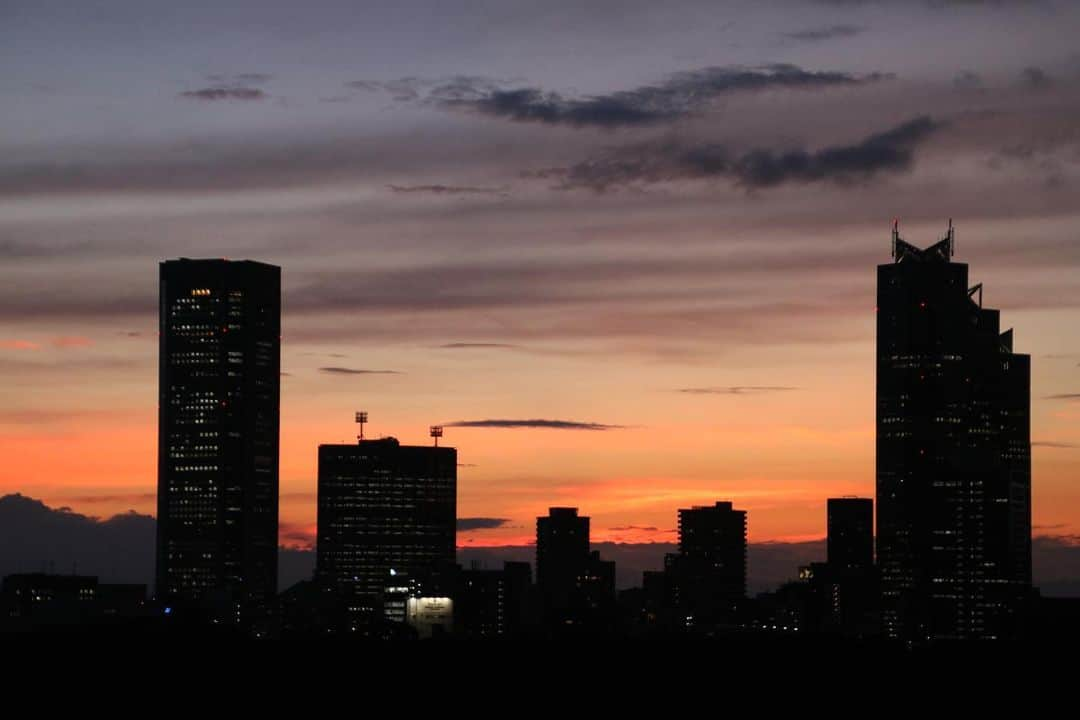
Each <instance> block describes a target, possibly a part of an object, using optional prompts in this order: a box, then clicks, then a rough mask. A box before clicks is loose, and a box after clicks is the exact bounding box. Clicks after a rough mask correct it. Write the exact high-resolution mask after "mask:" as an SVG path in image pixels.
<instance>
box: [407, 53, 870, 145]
mask: <svg viewBox="0 0 1080 720" xmlns="http://www.w3.org/2000/svg"><path fill="white" fill-rule="evenodd" d="M886 77H887V76H885V75H882V74H878V73H873V74H869V75H854V74H851V73H845V72H831V71H811V70H804V69H803V68H800V67H798V66H796V65H790V64H784V63H776V64H771V65H760V66H751V67H747V66H727V67H706V68H701V69H697V70H687V71H684V72H678V73H674V74H672V75H670V76H668V77H667V78H666V79H665V80H663V81H662V82H659V83H656V84H654V85H643V86H641V87H637V88H634V89H632V90H621V91H618V92H614V93H610V94H606V95H591V96H587V97H583V98H572V97H567V96H564V95H562V94H560V93H557V92H551V91H545V90H542V89H540V88H535V87H525V88H512V89H505V88H499V87H492V85H491V83H490V81H486V83H485V84H484V85H481V86H477V85H474V84H469V83H456V84H454V85H452V86H450V87H449V88H446V87H443V88H439V87H437V88H435V89H433V91H432V92H431V93H430V94H429V96H428V97H427V101H428V102H431V103H434V104H436V105H438V106H439V107H442V108H446V109H451V110H463V111H467V112H474V113H477V114H480V115H487V116H490V117H497V118H502V119H505V120H510V121H513V122H522V123H539V124H544V125H564V126H568V127H577V128H585V127H595V128H607V129H613V128H620V127H635V126H639V127H640V126H649V125H658V124H662V123H668V122H672V121H674V120H678V119H680V118H683V117H686V116H688V115H690V114H692V113H695V112H697V111H699V110H702V109H704V108H705V107H707V106H708V105H709V104H710V103H711V102H713V101H715V100H717V99H719V98H721V97H723V96H726V95H730V94H733V93H742V92H752V91H761V90H771V89H796V90H798V89H822V88H826V87H832V86H845V85H859V84H864V83H869V82H876V81H879V80H882V79H884V78H886Z"/></svg>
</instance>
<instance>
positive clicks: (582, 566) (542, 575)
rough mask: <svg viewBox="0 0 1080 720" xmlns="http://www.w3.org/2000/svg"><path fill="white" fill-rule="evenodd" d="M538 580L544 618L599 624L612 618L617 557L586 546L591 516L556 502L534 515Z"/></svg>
mask: <svg viewBox="0 0 1080 720" xmlns="http://www.w3.org/2000/svg"><path fill="white" fill-rule="evenodd" d="M536 586H537V591H538V593H539V595H540V601H541V604H542V606H543V615H544V620H545V621H546V622H547V623H548V624H549V625H554V626H562V627H566V626H583V627H587V628H590V629H599V628H601V627H604V626H606V624H607V623H608V622H609V621H611V620H613V618H614V605H615V563H613V562H610V561H605V560H601V559H600V554H599V553H598V552H590V549H589V518H588V517H584V516H580V515H578V511H577V508H567V507H555V508H550V509H549V510H548V514H547V517H538V518H536Z"/></svg>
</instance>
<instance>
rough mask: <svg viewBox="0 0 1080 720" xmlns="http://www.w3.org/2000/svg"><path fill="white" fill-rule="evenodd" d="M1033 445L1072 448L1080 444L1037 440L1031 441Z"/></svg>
mask: <svg viewBox="0 0 1080 720" xmlns="http://www.w3.org/2000/svg"><path fill="white" fill-rule="evenodd" d="M1031 447H1044V448H1058V449H1070V448H1075V447H1080V446H1077V445H1073V444H1072V443H1063V442H1054V441H1052V440H1036V441H1035V442H1032V443H1031Z"/></svg>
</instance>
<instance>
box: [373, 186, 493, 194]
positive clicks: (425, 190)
mask: <svg viewBox="0 0 1080 720" xmlns="http://www.w3.org/2000/svg"><path fill="white" fill-rule="evenodd" d="M386 187H388V188H389V189H390V190H391V191H393V192H394V193H397V194H399V195H409V194H423V195H495V196H497V197H508V196H509V195H510V193H509V192H508V191H507V189H506V188H491V187H473V186H469V185H387V186H386Z"/></svg>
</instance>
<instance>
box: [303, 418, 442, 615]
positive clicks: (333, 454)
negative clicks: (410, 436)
mask: <svg viewBox="0 0 1080 720" xmlns="http://www.w3.org/2000/svg"><path fill="white" fill-rule="evenodd" d="M318 492H319V499H318V542H317V547H316V576H317V577H318V579H319V580H320V581H321V582H322V583H324V584H325V585H327V586H329V587H331V588H333V589H334V590H336V591H338V592H340V593H342V595H343V596H344V597H345V599H346V602H347V604H348V606H349V609H350V612H351V613H352V614H353V616H358V615H364V614H369V615H376V614H378V613H380V612H381V608H380V604H381V599H380V597H381V595H382V594H383V592H384V590H385V587H386V585H387V583H388V582H389V579H390V578H391V577H392V575H391V573H393V574H395V575H396V574H397V573H401V574H402V576H403V577H408V578H411V579H419V580H423V579H425V578H427V577H429V576H430V574H431V573H433V572H436V571H439V570H442V569H444V568H446V567H448V566H450V565H452V564H453V563H454V558H455V551H456V548H455V540H456V533H457V527H456V525H457V450H455V449H454V448H450V447H428V446H410V445H401V444H400V443H398V441H397V440H396V439H394V438H383V439H379V440H361V441H359V442H358V443H357V444H347V445H320V446H319V488H318Z"/></svg>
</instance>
